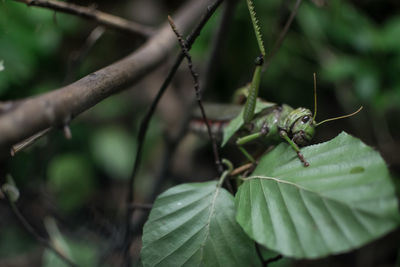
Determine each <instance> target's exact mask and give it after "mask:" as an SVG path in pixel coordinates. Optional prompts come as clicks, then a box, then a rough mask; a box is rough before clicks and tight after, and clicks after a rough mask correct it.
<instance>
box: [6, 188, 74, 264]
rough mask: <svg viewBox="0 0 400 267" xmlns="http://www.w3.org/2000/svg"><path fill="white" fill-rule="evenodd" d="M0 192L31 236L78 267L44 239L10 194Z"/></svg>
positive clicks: (66, 261) (68, 262) (67, 262)
mask: <svg viewBox="0 0 400 267" xmlns="http://www.w3.org/2000/svg"><path fill="white" fill-rule="evenodd" d="M0 191H1V192H2V193H3V195H5V196H6V198H5V199H6V201H7V203H8V205H9V206H10V208H11V210H12V212H13V213H14V215H15V217H17V219H18V221H19V222H20V223H21V224H22V226H23V228H24V229H25V230H26V231H27V232H28V233H29V234H30V235H32V236H33V237H34V238H35V239H36V240H37V241H38V242H39V243H41V244H42V245H43V246H44V247H46V248H47V249H49V250H51V251H53V252H54V253H55V254H56V255H57V256H58V257H59V258H60V259H62V260H63V261H64V262H65V263H66V264H68V265H69V266H73V267H77V266H78V265H76V264H75V263H74V262H72V261H71V260H70V259H68V258H67V257H66V256H65V255H64V254H62V253H61V252H60V251H59V250H58V249H57V248H56V247H54V246H53V244H52V243H51V242H50V241H49V240H48V239H46V238H44V237H42V236H41V235H40V234H39V233H38V232H37V231H36V230H35V229H34V228H33V226H32V225H31V224H30V223H29V222H28V221H27V220H26V219H25V217H24V216H23V215H22V213H21V212H20V211H19V209H18V208H17V206H16V205H15V203H14V202H13V201H11V199H10V198H9V196H8V194H7V193H6V192H4V191H3V190H2V189H1V188H0Z"/></svg>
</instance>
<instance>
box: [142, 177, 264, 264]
mask: <svg viewBox="0 0 400 267" xmlns="http://www.w3.org/2000/svg"><path fill="white" fill-rule="evenodd" d="M141 258H142V263H143V266H174V267H175V266H259V265H260V262H259V259H258V257H257V253H256V250H255V245H254V242H253V241H252V240H251V239H250V238H248V236H247V235H246V234H245V233H244V232H243V230H242V229H241V228H240V226H239V225H238V223H237V222H236V220H235V208H234V200H233V196H232V195H230V194H229V193H228V192H227V191H226V190H225V189H223V188H219V187H217V182H215V181H212V182H205V183H193V184H183V185H179V186H175V187H173V188H171V189H169V190H167V191H166V192H164V193H163V194H161V195H160V196H159V197H158V198H157V200H156V202H155V203H154V207H153V209H152V211H151V213H150V217H149V220H148V221H147V222H146V224H145V226H144V229H143V248H142V251H141Z"/></svg>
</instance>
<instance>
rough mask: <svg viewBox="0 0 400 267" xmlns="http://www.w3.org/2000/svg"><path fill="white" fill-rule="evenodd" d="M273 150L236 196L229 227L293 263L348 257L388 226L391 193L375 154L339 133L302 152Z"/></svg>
mask: <svg viewBox="0 0 400 267" xmlns="http://www.w3.org/2000/svg"><path fill="white" fill-rule="evenodd" d="M302 152H303V154H304V156H305V158H306V159H307V160H308V161H309V163H310V166H309V167H307V168H305V167H303V165H302V163H301V162H300V160H299V159H298V158H297V156H296V153H295V152H294V151H293V150H292V149H291V148H290V147H289V146H288V145H287V144H281V145H279V146H278V147H276V148H275V149H274V150H273V151H271V152H270V153H268V154H266V155H265V156H264V157H263V158H262V159H261V161H260V163H259V165H258V166H257V168H256V170H255V171H254V172H253V174H252V176H251V177H249V178H248V179H247V180H246V181H245V182H244V183H243V184H242V185H241V186H240V188H239V190H238V193H237V195H236V207H237V209H238V213H237V217H236V218H237V221H238V222H239V224H240V225H241V226H242V227H243V229H244V230H245V232H246V233H247V234H248V235H249V236H251V237H252V238H253V239H254V240H256V241H257V242H259V243H261V244H263V245H265V246H266V247H268V248H269V249H272V250H275V251H278V252H280V253H282V254H284V255H287V256H291V257H295V258H317V257H322V256H325V255H328V254H336V253H340V252H344V251H348V250H351V249H354V248H357V247H360V246H362V245H364V244H366V243H367V242H369V241H372V240H374V239H376V238H378V237H380V236H382V235H384V234H386V233H387V232H389V231H391V230H393V229H394V228H396V227H397V226H398V224H399V213H398V206H397V199H396V196H395V191H394V187H393V185H392V183H391V181H390V177H389V173H388V170H387V167H386V164H385V162H384V161H383V159H382V158H381V156H380V155H379V153H378V152H376V151H374V150H373V149H372V148H370V147H368V146H367V145H365V144H363V143H362V142H361V141H360V140H358V139H356V138H354V137H351V136H350V135H348V134H346V133H341V134H340V135H339V136H337V137H336V138H334V139H332V140H330V141H329V142H326V143H322V144H318V145H313V146H309V147H305V148H303V149H302Z"/></svg>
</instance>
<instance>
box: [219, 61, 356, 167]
mask: <svg viewBox="0 0 400 267" xmlns="http://www.w3.org/2000/svg"><path fill="white" fill-rule="evenodd" d="M262 61H263V60H262V57H259V58H257V59H256V70H255V72H254V75H253V79H252V82H251V84H250V86H249V87H248V96H247V101H246V104H245V106H244V107H243V109H242V111H241V113H240V114H239V115H238V116H237V117H236V118H235V119H233V120H232V121H231V122H230V123H229V124H228V126H227V127H226V128H225V130H224V135H223V142H222V146H224V145H225V144H226V143H227V142H228V141H229V140H230V139H231V138H232V136H233V135H235V134H239V135H243V134H245V136H242V137H239V138H237V140H236V144H237V145H238V147H239V149H240V151H241V152H242V153H243V154H244V155H245V156H246V158H248V159H249V160H250V161H251V162H253V163H254V162H255V159H254V157H253V156H252V155H250V153H249V152H247V150H246V149H245V148H244V145H245V144H247V143H249V142H252V141H260V142H261V143H263V144H265V145H269V144H273V143H278V142H281V141H285V142H287V143H288V144H289V145H290V146H291V147H292V148H293V150H294V151H295V152H296V153H297V155H298V157H299V159H300V160H301V162H302V163H303V164H304V166H305V167H307V166H309V163H308V162H307V160H306V159H305V158H304V156H303V155H302V153H301V151H300V147H301V146H304V145H307V144H308V143H309V142H310V141H311V139H312V138H313V136H314V133H315V128H316V127H317V126H319V125H321V124H323V123H325V122H327V121H332V120H337V119H342V118H346V117H349V116H353V115H354V114H356V113H358V112H359V111H360V110H361V109H362V107H360V108H359V109H358V110H357V111H356V112H354V113H352V114H348V115H344V116H340V117H336V118H331V119H327V120H324V121H322V122H319V123H317V122H316V121H315V117H316V111H317V100H316V99H317V97H316V75H315V73H314V100H315V111H314V114H313V113H312V112H311V110H309V109H306V108H302V107H300V108H296V109H294V108H292V107H290V106H289V105H286V104H283V105H277V104H275V103H271V102H265V101H262V100H260V99H258V98H257V95H258V87H259V84H260V78H261V71H260V70H261V67H260V66H262Z"/></svg>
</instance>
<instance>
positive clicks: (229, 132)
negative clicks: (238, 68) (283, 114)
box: [221, 99, 276, 147]
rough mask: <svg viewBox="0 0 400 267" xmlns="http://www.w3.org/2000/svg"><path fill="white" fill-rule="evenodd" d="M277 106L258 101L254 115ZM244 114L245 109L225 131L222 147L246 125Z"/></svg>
mask: <svg viewBox="0 0 400 267" xmlns="http://www.w3.org/2000/svg"><path fill="white" fill-rule="evenodd" d="M275 105H276V104H275V103H272V102H265V101H261V100H259V99H257V103H256V108H255V111H254V114H258V113H260V112H261V111H263V110H264V109H266V108H270V107H273V106H275ZM243 112H244V107H243V108H242V111H241V112H240V113H239V114H238V115H237V116H236V117H235V118H234V119H233V120H232V121H231V122H230V123H229V124H228V126H226V128H225V129H224V138H223V140H222V144H221V147H223V146H225V145H226V143H228V141H229V139H231V137H232V136H233V135H234V134H235V133H236V132H237V131H238V130H239V129H240V127H242V126H243V124H244V120H243Z"/></svg>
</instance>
